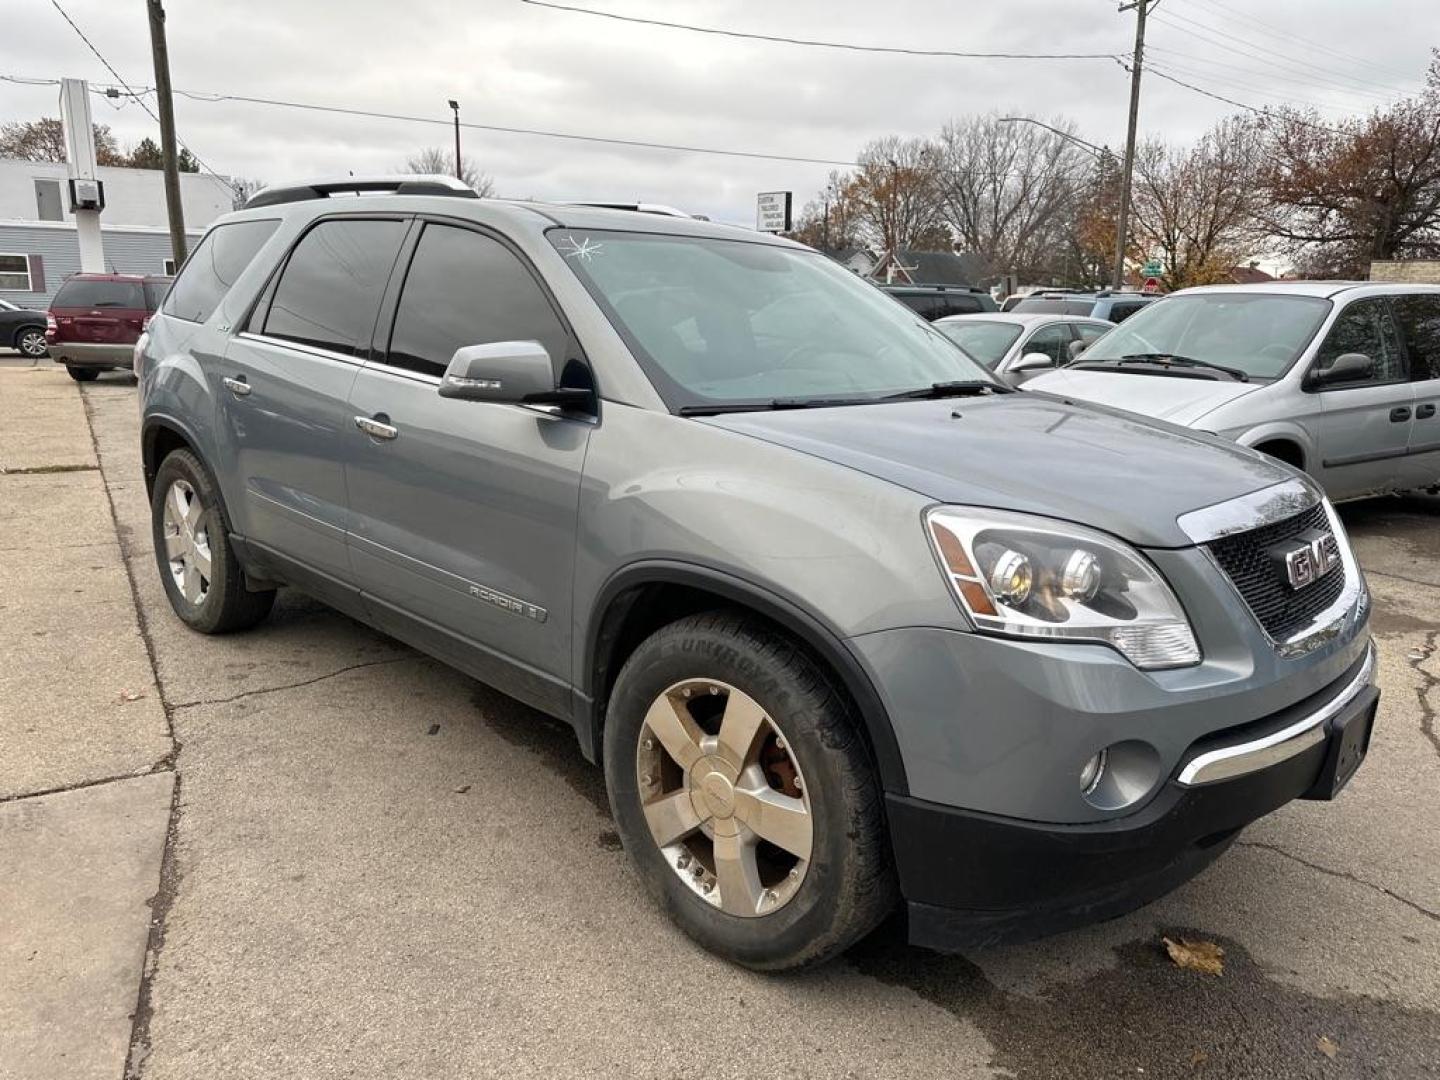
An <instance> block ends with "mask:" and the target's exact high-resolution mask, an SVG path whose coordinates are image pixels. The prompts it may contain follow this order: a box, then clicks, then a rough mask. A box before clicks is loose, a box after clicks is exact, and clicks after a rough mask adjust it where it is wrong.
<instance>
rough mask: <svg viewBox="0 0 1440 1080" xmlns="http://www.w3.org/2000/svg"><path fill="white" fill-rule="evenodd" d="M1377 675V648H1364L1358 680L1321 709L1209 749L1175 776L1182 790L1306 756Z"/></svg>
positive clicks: (1349, 683)
mask: <svg viewBox="0 0 1440 1080" xmlns="http://www.w3.org/2000/svg"><path fill="white" fill-rule="evenodd" d="M1374 674H1375V645H1374V643H1373V642H1372V643H1370V644H1369V645H1367V646H1366V648H1365V659H1364V660H1363V661H1362V662H1361V665H1360V670H1359V671H1358V672H1356V673H1355V677H1354V678H1352V679H1351V680H1350V681H1349V682H1348V683H1346V684H1345V686H1344V688H1343V689H1342V690H1341V691H1340V692H1339V693H1338V694H1336V695H1335V696H1334V697H1332V698H1331V699H1330V700H1329V701H1327V702H1325V704H1324V705H1321V706H1320V707H1319V708H1318V709H1316V710H1314V711H1313V712H1311V713H1308V714H1306V715H1305V716H1303V717H1301V718H1300V719H1299V720H1296V721H1295V722H1294V723H1293V724H1288V725H1286V726H1285V727H1283V728H1281V729H1280V730H1279V731H1275V732H1271V733H1270V734H1269V735H1265V736H1263V737H1261V738H1259V739H1251V740H1249V741H1248V742H1242V743H1236V744H1235V745H1233V746H1222V747H1220V748H1219V749H1217V750H1209V751H1206V752H1205V753H1203V754H1200V755H1198V756H1196V757H1195V758H1193V759H1192V760H1190V761H1189V762H1187V763H1186V765H1185V767H1184V768H1183V769H1181V770H1180V775H1179V776H1178V777H1176V783H1178V784H1179V785H1180V786H1181V787H1199V786H1201V785H1203V784H1213V783H1216V782H1217V781H1220V780H1230V779H1233V778H1234V777H1237V776H1244V775H1246V774H1248V773H1253V772H1259V771H1260V770H1261V769H1268V768H1269V767H1270V766H1272V765H1277V764H1279V763H1280V762H1282V761H1288V760H1289V759H1290V758H1292V757H1294V756H1295V755H1296V754H1301V753H1304V752H1305V751H1306V750H1308V749H1310V747H1312V746H1314V745H1315V744H1316V743H1319V742H1322V741H1324V738H1325V725H1326V723H1328V722H1329V721H1330V719H1331V718H1332V717H1334V716H1336V715H1337V714H1338V713H1340V712H1341V711H1342V710H1343V709H1344V708H1345V707H1346V706H1347V705H1349V704H1350V703H1351V702H1352V701H1354V700H1355V698H1356V697H1357V696H1359V694H1360V693H1361V691H1363V690H1364V689H1365V687H1367V686H1369V685H1370V680H1371V677H1372V676H1373V675H1374Z"/></svg>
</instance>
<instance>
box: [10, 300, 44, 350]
mask: <svg viewBox="0 0 1440 1080" xmlns="http://www.w3.org/2000/svg"><path fill="white" fill-rule="evenodd" d="M0 345H5V346H8V347H9V348H12V349H14V350H15V351H16V352H18V353H19V354H20V355H21V356H28V357H29V358H30V359H32V360H38V359H39V358H40V357H42V356H44V355H45V312H43V311H32V310H30V309H29V308H22V307H17V306H16V305H14V304H12V303H10V302H9V301H8V300H0Z"/></svg>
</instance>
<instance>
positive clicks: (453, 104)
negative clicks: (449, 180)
mask: <svg viewBox="0 0 1440 1080" xmlns="http://www.w3.org/2000/svg"><path fill="white" fill-rule="evenodd" d="M450 111H451V112H453V113H454V114H455V179H456V180H459V181H461V182H462V183H463V182H464V180H465V177H464V176H463V175H462V174H461V169H460V102H458V101H456V100H455V99H454V98H451V99H450Z"/></svg>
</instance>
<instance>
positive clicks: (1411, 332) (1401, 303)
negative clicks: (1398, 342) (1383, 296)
mask: <svg viewBox="0 0 1440 1080" xmlns="http://www.w3.org/2000/svg"><path fill="white" fill-rule="evenodd" d="M1394 309H1395V319H1396V321H1397V322H1399V323H1400V330H1401V332H1402V333H1403V334H1404V335H1405V347H1406V349H1407V351H1408V352H1409V354H1410V378H1411V379H1414V380H1415V381H1416V382H1419V381H1421V380H1423V379H1440V294H1433V293H1421V294H1418V295H1415V296H1397V297H1395V299H1394Z"/></svg>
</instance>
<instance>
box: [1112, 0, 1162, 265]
mask: <svg viewBox="0 0 1440 1080" xmlns="http://www.w3.org/2000/svg"><path fill="white" fill-rule="evenodd" d="M1159 2H1160V0H1132V2H1131V3H1129V4H1122V5H1121V7H1120V10H1121V11H1129V10H1130V9H1131V8H1134V9H1135V53H1134V55H1133V56H1132V57H1131V59H1130V126H1129V128H1128V129H1127V131H1126V134H1125V167H1124V171H1123V172H1122V173H1121V176H1120V216H1119V219H1118V220H1117V221H1116V222H1115V276H1114V279H1113V280H1112V282H1111V285H1112V287H1114V288H1115V289H1120V288H1123V287H1124V285H1125V246H1126V244H1125V242H1126V240H1128V239H1129V231H1130V178H1131V175H1132V174H1133V173H1134V171H1135V128H1136V125H1137V123H1138V122H1139V119H1140V69H1141V66H1142V65H1143V64H1144V60H1145V16H1146V15H1147V14H1149V10H1150V8H1152V7H1154V6H1155V4H1157V3H1159Z"/></svg>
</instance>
